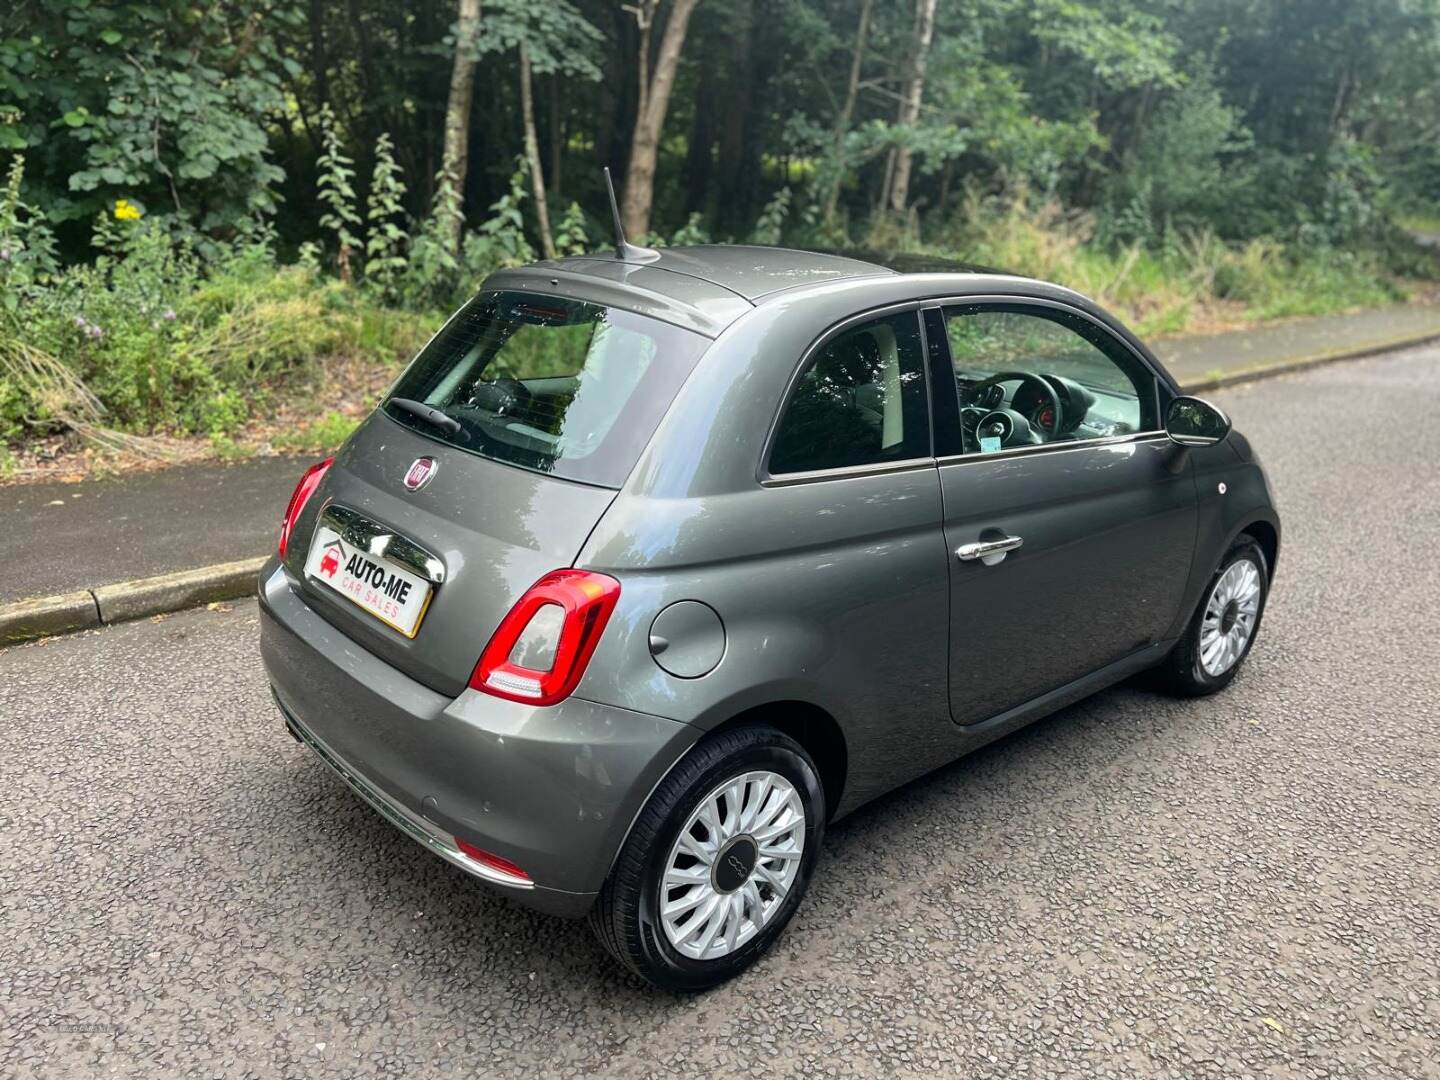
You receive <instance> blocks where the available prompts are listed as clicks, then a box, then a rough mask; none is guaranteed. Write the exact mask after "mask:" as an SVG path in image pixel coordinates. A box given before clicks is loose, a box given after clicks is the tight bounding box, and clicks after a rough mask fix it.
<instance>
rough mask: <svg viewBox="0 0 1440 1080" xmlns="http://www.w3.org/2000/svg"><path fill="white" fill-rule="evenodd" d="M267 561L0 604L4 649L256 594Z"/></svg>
mask: <svg viewBox="0 0 1440 1080" xmlns="http://www.w3.org/2000/svg"><path fill="white" fill-rule="evenodd" d="M264 563H265V558H264V556H262V557H260V558H256V559H239V560H237V561H235V562H228V563H217V564H215V565H214V566H202V567H200V568H199V569H198V570H181V571H179V572H178V573H174V574H160V575H158V576H156V577H149V578H140V579H138V580H135V581H122V582H119V583H117V584H114V585H99V586H96V587H95V588H93V589H86V590H84V591H81V592H73V593H65V594H63V595H60V596H42V597H39V598H38V599H34V600H20V601H17V602H14V603H9V604H0V645H14V644H18V643H19V642H22V641H32V640H34V639H35V638H44V637H54V636H55V635H56V634H69V633H73V632H75V631H77V630H92V629H95V628H96V627H100V626H110V625H113V624H114V623H119V622H128V621H130V620H131V619H143V618H146V617H148V616H151V615H165V614H169V613H170V612H174V611H183V610H185V609H186V608H192V607H199V606H200V605H202V604H209V603H214V602H215V601H218V600H234V599H237V598H238V597H242V596H249V595H251V594H252V593H254V591H255V578H256V576H257V575H258V574H259V573H260V567H261V566H263V565H264Z"/></svg>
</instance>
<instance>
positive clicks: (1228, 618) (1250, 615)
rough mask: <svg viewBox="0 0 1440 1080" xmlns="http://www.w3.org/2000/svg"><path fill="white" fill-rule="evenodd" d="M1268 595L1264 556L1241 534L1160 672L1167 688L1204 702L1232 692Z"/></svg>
mask: <svg viewBox="0 0 1440 1080" xmlns="http://www.w3.org/2000/svg"><path fill="white" fill-rule="evenodd" d="M1269 591H1270V577H1269V571H1268V568H1267V567H1266V565H1265V553H1264V552H1263V551H1262V550H1261V549H1260V545H1259V544H1258V543H1256V542H1255V540H1254V539H1253V538H1251V537H1250V536H1249V535H1248V534H1245V533H1242V534H1241V535H1240V536H1239V537H1238V538H1237V539H1236V541H1235V543H1234V544H1233V545H1232V546H1231V548H1230V550H1229V551H1228V552H1226V554H1225V558H1223V559H1221V560H1220V566H1219V567H1218V568H1217V569H1216V571H1215V574H1214V576H1212V577H1211V579H1210V583H1209V584H1208V585H1207V586H1206V587H1205V593H1204V597H1203V598H1202V600H1201V602H1200V608H1199V610H1197V611H1196V612H1195V616H1194V618H1192V619H1191V620H1190V625H1189V626H1188V627H1186V629H1185V636H1184V637H1182V638H1181V639H1180V641H1179V642H1178V643H1177V644H1176V646H1175V648H1174V649H1173V650H1172V651H1171V653H1170V655H1169V656H1167V657H1166V658H1165V659H1164V660H1163V661H1161V663H1160V665H1159V666H1158V667H1157V668H1156V669H1155V674H1156V676H1157V677H1158V679H1159V682H1160V683H1161V685H1162V686H1163V688H1165V689H1167V690H1170V691H1171V692H1173V693H1177V694H1183V695H1186V696H1189V697H1199V696H1202V695H1204V694H1213V693H1215V692H1216V691H1217V690H1223V689H1224V688H1225V687H1227V686H1229V685H1230V681H1231V680H1232V679H1234V678H1235V675H1236V673H1237V672H1238V671H1239V670H1240V665H1241V664H1242V663H1244V661H1245V657H1246V656H1248V655H1249V654H1250V648H1251V646H1253V645H1254V644H1255V635H1256V634H1257V633H1258V632H1259V630H1260V617H1261V615H1263V614H1264V612H1265V599H1266V596H1267V594H1268V593H1269Z"/></svg>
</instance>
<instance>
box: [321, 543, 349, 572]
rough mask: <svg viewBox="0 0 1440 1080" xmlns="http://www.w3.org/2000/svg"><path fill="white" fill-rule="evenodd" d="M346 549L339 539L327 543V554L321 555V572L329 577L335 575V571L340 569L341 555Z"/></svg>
mask: <svg viewBox="0 0 1440 1080" xmlns="http://www.w3.org/2000/svg"><path fill="white" fill-rule="evenodd" d="M344 554H345V551H344V549H343V548H341V546H340V541H339V540H332V541H330V543H328V544H326V545H325V554H323V555H321V556H320V572H321V573H322V574H324V575H325V576H326V577H328V578H333V577H334V576H335V571H336V570H339V569H340V557H341V556H342V555H344Z"/></svg>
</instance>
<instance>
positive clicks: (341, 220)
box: [318, 104, 360, 282]
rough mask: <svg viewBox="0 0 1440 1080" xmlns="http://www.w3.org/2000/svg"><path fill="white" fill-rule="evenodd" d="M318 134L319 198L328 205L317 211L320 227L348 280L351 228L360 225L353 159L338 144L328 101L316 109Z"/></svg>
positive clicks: (353, 244)
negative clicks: (331, 237) (321, 150)
mask: <svg viewBox="0 0 1440 1080" xmlns="http://www.w3.org/2000/svg"><path fill="white" fill-rule="evenodd" d="M320 137H321V140H322V141H323V143H324V146H325V152H324V153H322V154H321V155H320V160H319V162H318V164H319V166H320V181H319V188H320V201H321V202H322V203H324V204H325V206H326V207H328V209H327V210H326V211H325V213H323V214H321V215H320V227H321V228H322V229H329V230H330V231H331V232H332V233H334V235H335V246H336V253H335V265H336V266H337V267H338V268H339V270H340V280H342V281H346V282H348V281H350V280H351V279H352V278H353V276H354V269H353V268H352V267H351V265H350V256H351V252H353V251H355V250H356V249H357V248H359V247H360V241H359V240H358V239H357V238H356V237H355V234H354V233H353V232H352V231H351V230H352V229H355V228H359V227H360V215H359V214H357V213H356V212H355V184H354V181H355V170H354V168H353V166H354V164H355V162H354V161H353V160H352V159H351V158H349V157H347V156H346V155H345V151H344V149H343V148H342V147H341V145H340V132H339V130H338V129H337V127H336V125H335V114H334V112H332V111H331V109H330V106H329V105H328V104H327V105H325V107H324V108H323V109H321V111H320Z"/></svg>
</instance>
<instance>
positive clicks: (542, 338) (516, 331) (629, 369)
mask: <svg viewBox="0 0 1440 1080" xmlns="http://www.w3.org/2000/svg"><path fill="white" fill-rule="evenodd" d="M708 344H709V342H708V340H707V339H705V338H703V337H701V336H700V335H699V334H694V333H691V332H689V331H687V330H681V329H679V328H678V327H674V326H670V325H669V324H667V323H662V322H658V321H657V320H655V319H651V318H647V317H645V316H643V315H636V314H634V313H633V312H629V311H622V310H620V309H618V308H609V307H600V306H598V305H595V304H586V303H581V302H579V301H573V300H563V299H557V298H555V297H551V296H540V295H532V294H528V293H514V292H491V293H481V294H480V295H479V296H477V297H476V298H475V299H474V300H472V301H470V303H469V304H467V305H466V306H465V307H464V308H463V309H462V310H461V311H460V312H459V314H457V315H456V316H455V317H454V318H453V319H451V320H450V322H449V323H447V324H446V326H445V328H444V329H443V330H441V331H440V333H439V334H437V335H436V337H435V339H434V340H433V341H431V342H430V344H429V345H427V346H425V349H424V351H423V352H421V353H420V355H419V356H418V357H416V359H415V362H414V363H413V364H411V365H410V367H409V369H408V370H407V371H406V372H405V374H404V375H402V376H401V377H400V381H399V382H397V383H396V384H395V386H394V388H393V389H392V390H391V391H390V395H391V396H390V399H388V400H387V401H386V403H385V406H384V408H385V413H386V415H387V416H389V417H390V418H391V419H393V420H395V421H397V422H399V423H401V424H404V425H405V426H406V427H408V428H412V429H414V430H415V431H417V432H419V433H421V434H423V435H426V436H429V437H430V438H433V439H439V440H441V441H442V442H446V443H449V444H450V445H452V446H455V447H457V448H459V449H461V450H467V451H469V452H471V453H474V454H481V455H483V456H485V457H489V458H494V459H496V460H498V461H504V462H507V463H509V464H512V465H519V466H521V467H522V468H526V469H535V470H538V471H540V472H546V473H553V474H554V475H556V476H561V477H565V478H566V479H569V480H580V481H583V482H585V483H590V484H601V485H604V486H606V487H619V486H620V485H621V484H622V483H624V481H625V477H626V476H627V475H628V474H629V472H630V470H631V468H633V467H634V465H635V462H636V460H637V459H638V458H639V456H640V451H641V450H643V449H644V448H645V444H646V443H647V442H648V441H649V439H650V436H651V435H653V434H654V433H655V427H656V425H657V424H659V422H660V418H661V417H662V416H663V415H664V414H665V410H666V409H667V408H669V406H670V402H671V401H672V400H674V397H675V394H676V392H677V391H678V390H679V389H680V384H681V383H682V382H684V380H685V377H686V376H687V375H688V374H689V373H690V370H691V368H693V367H694V366H695V361H696V360H697V359H698V358H699V356H700V354H701V352H703V351H704V349H705V346H706V345H708ZM395 398H406V399H409V400H411V401H417V402H420V403H421V404H423V405H428V406H430V407H432V408H434V409H438V410H439V411H440V412H442V413H444V414H445V416H447V417H449V418H450V419H451V420H453V421H455V423H456V424H458V425H459V427H458V429H455V427H454V425H451V424H447V423H446V422H445V421H444V420H443V419H440V421H439V423H431V422H430V421H428V420H425V419H422V418H420V417H417V416H415V415H414V414H413V412H410V411H406V410H405V409H403V408H401V407H400V406H398V405H396V404H395V402H394V399H395Z"/></svg>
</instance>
